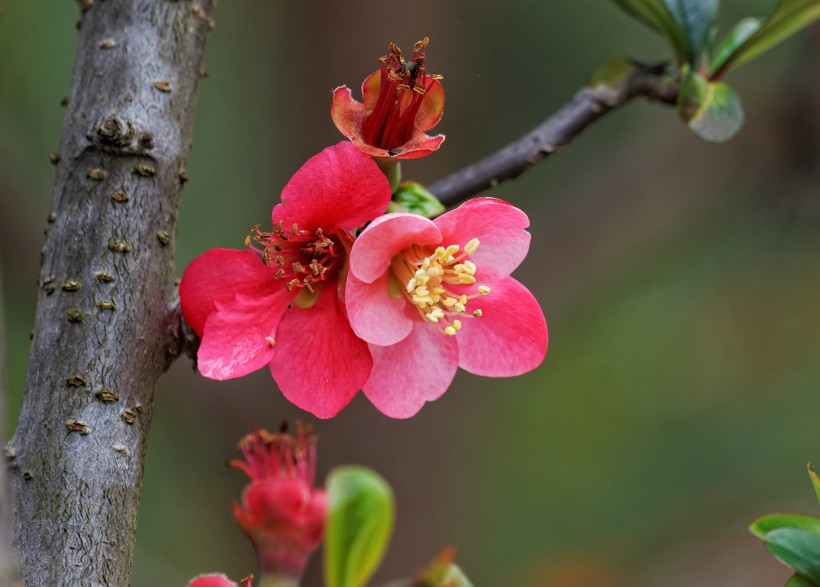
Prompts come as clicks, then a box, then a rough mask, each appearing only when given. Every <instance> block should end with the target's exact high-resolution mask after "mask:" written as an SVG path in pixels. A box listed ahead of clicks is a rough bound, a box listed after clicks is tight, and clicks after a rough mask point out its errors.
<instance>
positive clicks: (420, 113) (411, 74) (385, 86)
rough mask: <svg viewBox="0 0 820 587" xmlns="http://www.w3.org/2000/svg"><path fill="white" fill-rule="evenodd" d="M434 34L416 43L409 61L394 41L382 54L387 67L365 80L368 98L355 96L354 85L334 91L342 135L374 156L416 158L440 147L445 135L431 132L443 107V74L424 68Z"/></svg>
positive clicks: (336, 118)
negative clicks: (406, 60)
mask: <svg viewBox="0 0 820 587" xmlns="http://www.w3.org/2000/svg"><path fill="white" fill-rule="evenodd" d="M429 41H430V39H428V38H427V37H424V40H422V41H419V42H418V43H416V44H415V45H413V58H412V59H411V60H410V62H409V63H407V62H405V60H404V57H403V56H402V54H401V49H399V48H398V46H397V45H396V44H395V43H390V44H389V45H388V46H387V55H385V56H384V57H380V58H379V61H381V63H382V67H381V69H380V70H379V71H377V72H375V73H373V74H372V75H370V77H368V78H367V79H365V80H364V83H363V84H362V97H363V99H364V103H362V102H357V101H356V100H354V99H353V96H352V95H351V93H350V89H349V88H347V87H346V86H340V87H338V88H336V90H335V91H334V92H333V101H332V102H331V105H330V116H331V117H332V118H333V122H334V123H335V124H336V128H338V129H339V130H340V131H341V133H342V134H343V135H345V136H346V137H347V138H349V139H350V140H351V141H353V144H354V145H356V146H357V147H358V148H359V149H361V150H362V152H364V153H367V154H368V155H370V156H371V157H392V158H396V159H415V158H417V157H424V156H425V155H429V154H430V153H432V152H433V151H435V150H436V149H438V148H439V145H441V143H442V142H443V141H444V135H437V136H435V137H431V136H429V135H427V134H426V132H427V131H428V130H430V129H431V128H433V127H434V126H435V125H436V124H437V123H438V121H439V120H441V115H442V113H443V111H444V89H443V88H442V87H441V84H440V83H439V81H438V80H440V79H441V76H440V75H430V74H428V73H427V70H426V68H425V64H424V61H425V56H424V50H425V48H426V47H427V43H429Z"/></svg>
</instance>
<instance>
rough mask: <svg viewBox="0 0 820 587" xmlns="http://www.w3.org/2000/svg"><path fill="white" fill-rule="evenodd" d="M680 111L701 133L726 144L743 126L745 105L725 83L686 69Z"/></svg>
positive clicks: (679, 103) (703, 136)
mask: <svg viewBox="0 0 820 587" xmlns="http://www.w3.org/2000/svg"><path fill="white" fill-rule="evenodd" d="M678 114H680V117H681V118H682V119H683V120H684V122H686V124H687V125H689V128H690V129H691V130H692V132H694V133H695V134H696V135H697V136H699V137H700V138H702V139H703V140H705V141H710V142H714V143H722V142H724V141H728V140H729V139H731V138H732V137H733V136H735V134H737V132H738V131H739V130H740V129H741V127H742V126H743V120H744V114H743V104H742V103H741V102H740V98H739V97H738V95H737V94H736V93H735V91H734V90H733V89H732V88H731V87H729V86H728V85H727V84H725V83H724V82H710V81H708V80H706V79H705V78H703V77H702V76H701V75H699V74H697V73H695V72H693V71H692V70H690V69H688V68H687V69H686V71H685V73H684V77H683V82H682V83H681V88H680V93H679V94H678Z"/></svg>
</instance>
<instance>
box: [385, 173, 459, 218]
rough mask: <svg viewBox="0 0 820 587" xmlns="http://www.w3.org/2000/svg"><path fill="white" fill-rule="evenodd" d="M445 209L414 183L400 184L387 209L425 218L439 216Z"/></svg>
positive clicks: (423, 188) (432, 196) (433, 197)
mask: <svg viewBox="0 0 820 587" xmlns="http://www.w3.org/2000/svg"><path fill="white" fill-rule="evenodd" d="M445 209H446V208H445V207H444V206H443V205H442V203H441V202H439V201H438V199H437V198H436V197H435V196H434V195H433V194H431V193H430V192H428V191H427V190H426V189H425V187H424V186H423V185H421V184H420V183H416V182H414V181H405V182H402V183H400V184H399V186H398V187H397V188H396V191H395V192H394V193H393V200H392V201H391V202H390V204H389V205H388V207H387V211H388V212H409V213H410V214H418V215H419V216H424V217H425V218H432V217H433V216H438V215H439V214H441V213H442V212H444V210H445Z"/></svg>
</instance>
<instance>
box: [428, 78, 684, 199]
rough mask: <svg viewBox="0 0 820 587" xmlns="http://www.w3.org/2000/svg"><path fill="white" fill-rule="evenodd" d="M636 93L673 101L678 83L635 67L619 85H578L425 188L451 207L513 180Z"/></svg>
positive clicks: (673, 102) (663, 100)
mask: <svg viewBox="0 0 820 587" xmlns="http://www.w3.org/2000/svg"><path fill="white" fill-rule="evenodd" d="M638 96H643V97H645V98H647V99H649V100H654V101H657V102H661V103H664V104H670V105H671V104H675V103H676V102H677V96H678V84H677V82H676V81H675V80H672V79H669V78H668V77H667V76H665V75H663V74H660V73H655V72H653V71H644V70H640V71H638V72H636V73H634V74H633V75H632V76H630V77H629V78H627V79H626V80H625V81H624V82H622V83H620V84H618V85H614V86H608V85H603V84H601V85H599V86H596V87H594V88H591V87H586V88H583V89H581V90H579V91H578V93H576V94H575V97H573V99H572V100H571V101H570V102H569V103H567V104H566V105H564V106H563V107H562V108H561V109H560V110H558V112H556V113H555V114H553V115H552V116H550V117H549V118H547V119H546V120H544V121H543V122H542V123H541V124H539V125H538V126H536V127H535V128H534V129H532V130H531V131H529V132H528V133H527V134H525V135H524V136H522V137H521V138H519V139H516V140H515V141H513V142H512V143H510V144H508V145H507V146H505V147H502V148H501V149H499V150H498V151H496V152H494V153H492V154H490V155H488V156H487V157H485V158H483V159H481V160H480V161H478V162H477V163H473V164H471V165H468V166H467V167H465V168H463V169H461V170H459V171H456V172H454V173H451V174H450V175H448V176H446V177H444V178H442V179H440V180H438V181H436V182H433V183H432V184H430V185H428V186H427V189H428V190H429V191H430V192H431V193H432V194H433V195H435V196H436V197H437V198H438V199H439V200H440V201H441V203H442V204H444V205H445V206H448V207H450V206H453V205H455V204H457V203H459V202H461V201H462V200H465V199H467V198H469V197H470V196H474V195H476V194H478V193H479V192H481V191H482V190H486V189H488V188H491V187H494V186H496V185H498V184H499V183H501V182H504V181H508V180H511V179H515V178H516V177H518V176H519V175H521V174H522V173H524V172H525V171H526V170H528V169H530V168H531V167H533V166H534V165H535V164H536V163H538V162H540V161H542V160H544V159H545V158H546V157H548V156H550V155H552V154H553V153H555V152H557V151H558V150H560V149H561V148H563V147H564V146H566V145H568V144H569V143H570V142H572V140H573V139H574V138H575V137H577V136H578V135H579V134H581V132H583V131H584V130H585V129H586V128H587V127H589V126H590V125H592V123H594V122H596V121H597V120H598V119H599V118H601V117H602V116H604V115H605V114H607V113H608V112H612V111H613V110H616V109H618V108H620V107H621V106H623V105H625V104H627V103H628V102H630V101H631V100H632V99H633V98H636V97H638Z"/></svg>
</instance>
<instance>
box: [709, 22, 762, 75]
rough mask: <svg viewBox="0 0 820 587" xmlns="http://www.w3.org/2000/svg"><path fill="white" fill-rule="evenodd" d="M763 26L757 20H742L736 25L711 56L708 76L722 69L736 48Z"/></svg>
mask: <svg viewBox="0 0 820 587" xmlns="http://www.w3.org/2000/svg"><path fill="white" fill-rule="evenodd" d="M762 25H763V21H762V20H760V19H759V18H752V17H749V18H744V19H743V20H741V21H740V22H739V23H737V24H736V25H735V26H734V28H733V29H732V30H731V31H729V34H728V35H726V37H725V38H724V39H723V41H721V43H720V45H719V46H718V48H717V50H716V51H715V52H714V54H713V55H712V59H711V61H710V63H709V75H710V76H711V75H712V74H713V73H715V72H716V71H719V70H720V69H722V68H723V67H724V66H725V65H726V63H727V62H728V61H729V59H731V57H732V55H734V54H735V52H736V51H737V49H738V47H740V46H741V45H743V43H745V42H746V41H748V40H749V37H751V36H752V35H753V34H755V33H756V32H757V31H758V29H760V27H761V26H762Z"/></svg>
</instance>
